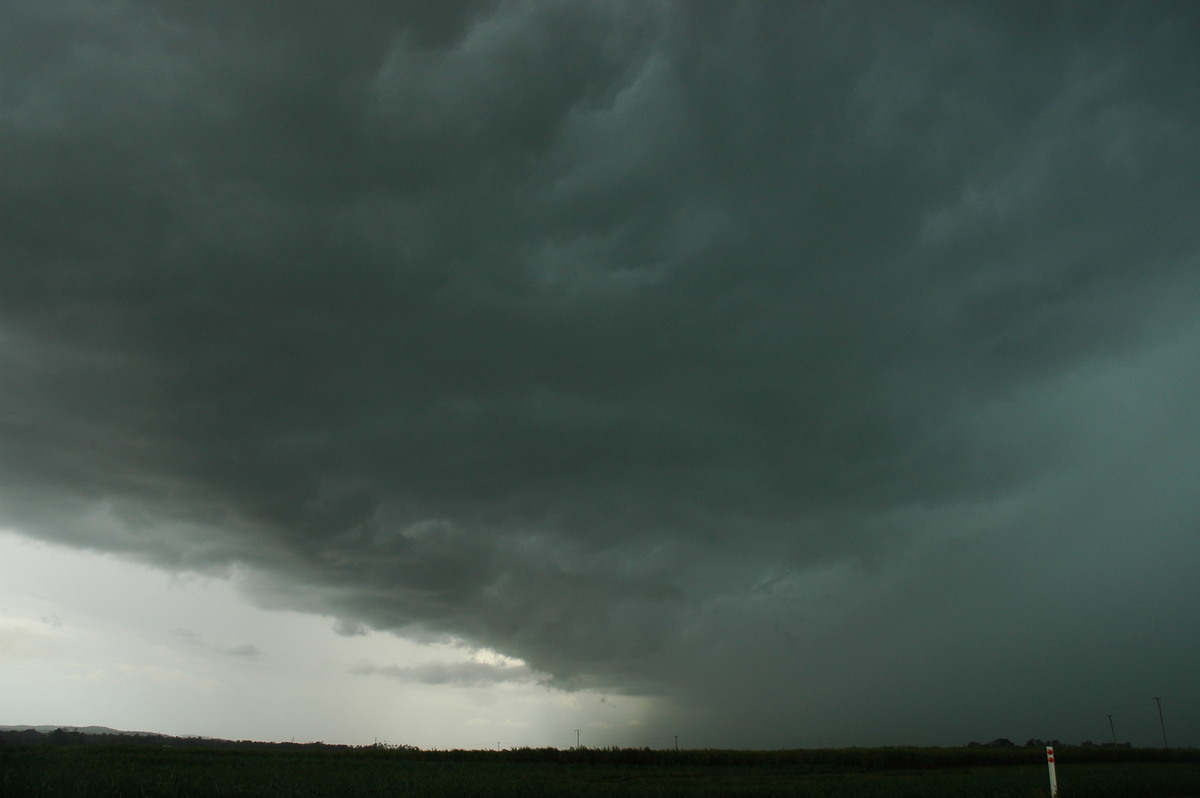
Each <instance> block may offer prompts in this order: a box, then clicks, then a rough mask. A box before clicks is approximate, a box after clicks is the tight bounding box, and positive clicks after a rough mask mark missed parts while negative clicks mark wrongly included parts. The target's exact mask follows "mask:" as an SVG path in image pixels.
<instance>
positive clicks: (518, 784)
mask: <svg viewBox="0 0 1200 798" xmlns="http://www.w3.org/2000/svg"><path fill="white" fill-rule="evenodd" d="M142 742H143V743H144V741H142ZM182 742H187V741H182ZM1057 764H1058V778H1059V787H1060V795H1061V796H1062V798H1143V796H1146V797H1148V796H1156V797H1157V796H1185V795H1197V794H1200V752H1197V751H1193V750H1172V751H1164V750H1162V749H1129V748H1121V749H1114V748H1108V749H1103V748H1100V747H1094V748H1062V749H1061V750H1060V751H1059V752H1058V763H1057ZM1048 793H1049V788H1048V780H1047V776H1046V767H1045V761H1044V756H1043V755H1042V753H1041V752H1040V751H1034V750H1031V749H1029V748H1019V747H1012V748H986V747H971V748H967V747H964V748H851V749H826V750H811V749H806V750H792V751H716V750H712V751H707V750H706V751H657V750H650V749H593V748H573V749H569V750H559V749H553V748H548V749H517V750H512V751H421V750H418V749H415V748H410V747H392V746H365V747H357V748H356V747H348V746H327V745H323V744H309V745H306V746H301V745H298V744H291V745H271V746H266V745H262V744H260V745H259V747H241V748H237V747H233V748H231V747H216V746H211V745H209V746H207V747H206V746H203V745H202V746H189V745H186V744H173V745H163V744H161V743H160V744H159V745H157V746H151V745H146V744H132V745H130V744H125V745H114V744H101V745H97V744H79V745H51V744H43V745H25V744H13V743H12V742H11V741H9V742H6V743H5V744H0V795H3V796H5V798H19V796H47V797H48V796H71V797H74V796H81V797H82V796H99V797H101V798H103V797H104V796H126V795H138V796H173V797H176V798H190V797H191V796H336V795H355V796H422V797H423V798H438V797H439V796H476V797H477V798H492V797H495V798H502V797H503V798H517V796H522V798H524V797H525V796H532V797H533V798H538V797H539V796H578V798H600V797H604V798H608V797H612V798H615V797H616V796H633V797H634V798H637V797H639V796H644V797H645V798H666V797H668V796H669V797H671V798H684V797H690V796H704V797H705V798H719V797H725V796H730V797H732V796H760V797H763V798H765V797H766V796H796V797H797V798H800V797H804V798H808V797H812V798H842V797H843V796H845V798H851V797H852V796H862V797H863V798H876V797H878V798H904V797H905V796H922V797H923V798H942V796H945V798H951V796H953V798H972V796H978V797H979V798H1046V796H1047V795H1048Z"/></svg>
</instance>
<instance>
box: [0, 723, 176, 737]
mask: <svg viewBox="0 0 1200 798" xmlns="http://www.w3.org/2000/svg"><path fill="white" fill-rule="evenodd" d="M58 729H62V730H63V731H68V732H78V733H79V734H138V735H142V736H146V737H163V736H166V735H160V734H158V733H157V732H144V731H123V730H122V729H110V728H109V727H108V726H0V731H35V732H41V733H42V734H49V733H50V732H53V731H57V730H58Z"/></svg>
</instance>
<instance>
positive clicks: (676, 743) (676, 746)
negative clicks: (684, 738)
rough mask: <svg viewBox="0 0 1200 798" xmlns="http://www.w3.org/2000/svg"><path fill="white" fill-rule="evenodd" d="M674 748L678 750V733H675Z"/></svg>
mask: <svg viewBox="0 0 1200 798" xmlns="http://www.w3.org/2000/svg"><path fill="white" fill-rule="evenodd" d="M675 750H676V751H678V750H679V735H678V734H676V735H675Z"/></svg>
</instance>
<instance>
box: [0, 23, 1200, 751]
mask: <svg viewBox="0 0 1200 798" xmlns="http://www.w3.org/2000/svg"><path fill="white" fill-rule="evenodd" d="M425 5H428V4H408V3H366V4H362V5H361V6H360V7H356V9H355V11H354V13H352V14H351V13H345V12H343V11H341V10H339V9H338V8H336V7H335V6H331V5H328V4H324V3H317V2H303V3H296V4H293V6H289V11H288V13H287V14H286V15H282V16H279V15H277V14H276V13H274V12H268V11H259V10H254V9H252V8H248V7H246V6H245V4H238V3H215V4H200V5H198V4H195V3H190V2H182V1H181V2H166V3H163V2H157V3H146V2H104V3H93V2H78V3H72V4H66V5H63V4H46V3H38V2H32V1H29V2H25V1H22V0H17V1H16V2H10V3H7V4H6V5H5V7H4V9H3V10H2V11H0V120H2V125H0V173H3V175H4V179H3V181H0V263H2V264H3V266H2V267H0V375H2V382H0V523H3V524H4V525H5V526H6V527H9V528H12V529H16V530H19V531H20V532H22V533H23V534H26V535H30V536H35V537H41V538H45V539H48V540H54V541H56V542H61V543H67V544H70V545H74V546H78V547H81V548H86V549H90V550H97V551H106V552H116V553H120V554H123V555H125V556H128V557H132V558H136V559H139V560H142V561H146V562H150V563H154V564H156V565H158V566H161V567H163V568H166V569H171V570H181V571H200V572H207V573H221V572H223V571H226V570H228V569H230V568H239V569H246V570H247V571H248V572H249V573H251V574H253V584H255V585H256V586H257V587H256V588H255V596H256V598H257V600H258V601H260V602H262V603H263V604H264V605H267V606H283V607H290V608H295V609H300V610H308V611H313V612H320V613H324V614H328V615H331V616H336V617H338V618H341V619H342V620H341V621H339V624H338V627H337V630H338V631H339V633H341V634H344V635H354V634H360V633H361V632H363V631H364V630H365V629H366V628H368V627H369V628H372V629H377V630H387V631H392V632H395V633H397V634H401V635H405V636H410V637H414V638H422V637H428V638H431V639H434V638H440V637H445V636H450V637H453V638H456V639H462V640H466V641H469V642H470V643H471V644H472V645H477V646H486V647H489V648H491V649H494V650H496V651H500V652H503V653H504V654H506V655H510V656H513V657H519V658H521V659H522V660H523V661H524V662H527V663H528V666H529V668H531V669H533V670H534V671H536V672H538V673H545V674H547V675H548V678H549V679H550V680H551V681H552V683H554V684H556V685H558V686H560V687H563V688H564V689H575V688H581V687H594V688H601V689H606V690H611V691H617V692H627V693H631V694H639V695H649V696H657V697H659V698H660V699H661V703H660V707H661V711H662V717H660V718H657V719H654V721H653V722H654V723H656V724H660V725H661V728H662V729H664V730H667V731H670V730H672V729H674V730H676V731H679V730H680V729H681V727H682V728H684V729H686V730H687V731H688V732H689V733H691V734H692V736H693V738H696V737H697V736H698V735H707V737H705V738H704V739H705V740H706V741H711V743H712V744H726V745H813V744H840V743H858V744H871V743H875V742H913V743H922V742H965V741H966V740H967V739H970V738H971V737H973V736H976V737H988V736H989V735H990V736H991V737H994V736H1001V735H1006V736H1013V737H1023V736H1044V737H1047V738H1051V737H1058V738H1061V739H1067V738H1075V737H1084V736H1090V737H1096V738H1102V737H1103V730H1104V728H1106V726H1104V725H1102V724H1103V723H1105V721H1104V715H1105V713H1107V712H1113V711H1119V712H1125V713H1127V715H1129V717H1131V720H1130V723H1129V727H1128V728H1129V733H1130V734H1135V735H1139V734H1144V735H1145V737H1146V739H1144V740H1141V742H1145V743H1146V744H1152V743H1153V742H1154V738H1153V737H1152V736H1151V734H1152V732H1153V729H1152V728H1151V727H1150V726H1149V725H1146V724H1144V723H1143V722H1142V720H1140V718H1141V715H1142V714H1147V715H1148V714H1150V713H1151V712H1152V711H1153V706H1150V707H1149V709H1147V706H1144V705H1145V704H1147V703H1148V701H1149V699H1148V696H1150V695H1152V694H1153V695H1163V696H1171V701H1172V702H1173V703H1171V704H1170V706H1173V707H1175V708H1176V709H1175V710H1174V711H1175V712H1176V713H1177V715H1176V716H1175V717H1176V718H1177V720H1176V721H1175V722H1176V723H1177V724H1178V725H1177V729H1178V733H1179V739H1178V742H1179V743H1180V744H1188V742H1189V740H1190V744H1197V743H1200V710H1198V709H1196V707H1197V702H1198V701H1200V693H1197V691H1196V688H1195V686H1194V678H1193V675H1194V673H1195V670H1196V667H1197V665H1200V650H1198V649H1197V644H1196V640H1197V636H1196V635H1195V634H1194V632H1195V631H1196V623H1195V620H1194V618H1193V617H1192V616H1193V614H1194V613H1193V608H1194V607H1195V605H1196V603H1197V600H1198V599H1200V588H1197V587H1196V581H1195V579H1194V576H1193V575H1192V574H1191V573H1190V571H1191V564H1194V563H1195V562H1196V561H1197V559H1198V557H1197V555H1200V544H1198V543H1197V536H1196V519H1197V518H1200V499H1197V494H1196V491H1195V490H1194V485H1193V482H1194V475H1195V474H1196V473H1197V472H1198V471H1200V445H1198V444H1200V422H1198V421H1197V417H1196V414H1195V409H1194V407H1195V399H1196V397H1197V396H1200V370H1198V369H1197V357H1196V355H1197V352H1200V325H1198V324H1197V322H1196V319H1197V318H1200V316H1198V315H1197V310H1198V309H1200V307H1198V306H1200V268H1198V267H1200V261H1198V257H1197V253H1198V244H1200V235H1198V234H1197V232H1196V231H1197V227H1196V219H1197V218H1198V216H1200V214H1198V211H1200V149H1197V147H1196V144H1195V142H1196V141H1197V139H1198V137H1200V50H1198V49H1197V48H1196V45H1195V42H1196V41H1197V40H1200V13H1198V12H1197V9H1196V8H1194V7H1192V6H1191V5H1190V4H1172V3H1160V4H1153V5H1144V4H1129V5H1120V4H1110V3H1090V2H1089V3H1080V4H1071V3H1063V4H1056V5H1054V6H1050V7H1048V6H1046V5H1045V4H1040V3H1029V4H1018V5H1016V6H1012V5H1011V4H1009V5H1006V6H1005V8H1004V9H1003V10H1001V9H999V8H998V7H997V8H993V7H982V8H975V7H961V8H957V7H946V6H944V5H940V4H908V5H895V6H890V5H889V6H884V7H866V6H863V5H857V4H845V3H829V4H819V3H806V4H731V5H711V4H691V3H643V2H636V3H634V2H631V3H611V2H606V3H586V2H572V3H538V2H514V3H509V2H501V3H438V4H435V5H436V10H427V9H425V8H424V6H425ZM230 653H238V652H232V651H231V652H230ZM241 653H246V654H254V653H255V652H254V651H250V650H246V651H244V652H241ZM396 667H397V670H396V672H395V673H390V672H389V673H388V674H386V675H393V676H397V677H400V678H406V679H416V680H418V681H431V680H436V679H437V678H442V677H444V678H445V680H447V681H450V682H455V683H460V682H462V681H464V680H467V681H469V680H470V679H472V678H480V679H484V678H491V679H492V680H493V681H495V680H503V679H504V678H508V677H507V676H505V675H504V674H503V673H501V674H499V675H497V674H494V673H493V674H492V675H491V676H490V677H489V676H487V675H486V674H483V675H480V676H477V677H474V676H472V675H471V674H469V673H457V672H455V673H450V672H445V673H442V674H441V676H439V675H438V673H435V672H434V671H431V670H429V669H428V668H426V669H425V670H422V669H421V666H396ZM1115 707H1120V709H1114V708H1115ZM1189 713H1190V714H1189ZM1133 718H1139V720H1133ZM1146 723H1149V721H1146ZM1136 724H1142V725H1136ZM1035 726H1036V728H1034V727H1035ZM1143 726H1145V728H1146V729H1147V731H1145V732H1143V731H1142V727H1143ZM993 730H994V733H993ZM1060 730H1061V731H1060ZM989 738H990V737H989Z"/></svg>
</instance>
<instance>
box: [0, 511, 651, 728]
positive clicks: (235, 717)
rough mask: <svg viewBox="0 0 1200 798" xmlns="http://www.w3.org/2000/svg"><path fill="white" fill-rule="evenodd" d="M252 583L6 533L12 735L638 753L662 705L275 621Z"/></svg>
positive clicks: (434, 644) (509, 662) (455, 653)
mask: <svg viewBox="0 0 1200 798" xmlns="http://www.w3.org/2000/svg"><path fill="white" fill-rule="evenodd" d="M245 577H246V575H245V573H244V572H242V571H240V570H238V569H230V571H229V572H228V574H227V575H226V576H223V577H217V576H211V575H199V574H193V573H166V572H163V571H159V570H156V569H153V568H151V567H148V566H145V565H142V564H139V563H135V562H130V561H126V560H121V559H118V558H116V557H113V556H109V555H96V554H94V553H88V552H82V551H76V550H72V549H68V548H65V547H59V546H54V545H48V544H45V543H40V542H35V541H33V540H30V539H28V538H26V537H23V536H21V535H19V534H17V533H16V532H13V531H0V667H2V668H3V671H4V674H5V678H4V679H3V680H0V701H2V705H3V706H4V707H5V710H6V711H5V716H4V717H3V718H2V719H0V724H9V725H12V724H19V723H27V724H31V725H46V724H49V725H53V724H61V725H64V726H87V725H102V726H110V727H113V728H120V729H126V730H133V731H150V732H161V733H165V734H174V735H200V736H212V737H226V738H236V739H258V740H291V739H295V740H303V741H310V740H323V741H325V742H330V743H349V744H370V743H373V742H377V741H378V742H388V743H391V744H404V745H417V746H420V747H423V748H492V747H495V746H497V745H500V746H503V747H518V746H546V745H549V746H555V747H567V746H568V745H572V744H574V742H575V740H576V734H575V730H576V729H580V730H582V734H583V735H585V736H584V738H583V739H584V743H585V744H589V745H616V744H620V745H629V744H637V743H640V742H642V739H641V737H640V736H639V735H643V736H644V731H643V726H644V722H645V721H644V717H645V715H646V713H647V712H648V711H650V709H651V708H652V704H653V702H652V700H651V699H647V698H640V697H631V696H611V695H606V694H605V693H603V692H600V691H592V690H584V691H577V692H568V691H565V690H561V689H556V688H553V687H550V686H548V685H547V684H546V676H545V675H544V674H539V673H537V672H535V671H534V670H532V669H531V668H530V667H529V666H528V665H527V664H526V663H525V662H524V661H522V660H520V659H517V658H514V657H509V656H506V655H504V654H502V653H500V652H496V651H492V650H490V649H487V648H479V647H475V646H472V645H470V644H469V643H468V642H467V641H463V640H458V639H450V638H445V639H441V640H437V641H426V642H416V641H412V640H407V639H404V638H401V637H397V636H395V635H392V634H387V633H380V632H375V631H372V630H370V629H368V628H367V627H365V626H363V625H361V624H358V623H355V622H353V621H348V620H345V619H333V618H330V617H327V616H320V615H315V614H306V613H300V612H295V611H288V610H266V609H262V608H260V607H257V606H255V605H254V604H252V603H250V601H249V600H248V599H247V597H246V596H245V595H244V594H243V593H241V592H240V590H239V583H240V582H242V581H243V580H244V579H245Z"/></svg>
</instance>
